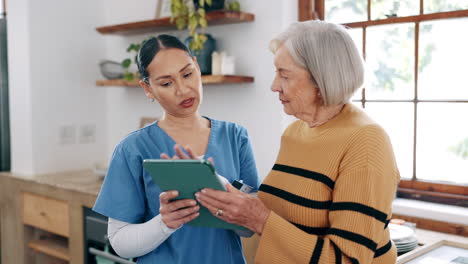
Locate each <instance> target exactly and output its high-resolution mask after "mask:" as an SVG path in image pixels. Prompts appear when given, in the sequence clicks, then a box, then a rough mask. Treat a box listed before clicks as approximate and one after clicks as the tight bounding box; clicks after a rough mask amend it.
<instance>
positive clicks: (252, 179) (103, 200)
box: [93, 118, 259, 263]
mask: <svg viewBox="0 0 468 264" xmlns="http://www.w3.org/2000/svg"><path fill="white" fill-rule="evenodd" d="M208 119H209V120H210V121H211V131H210V138H209V141H208V147H207V150H206V153H205V158H208V157H213V158H214V162H215V167H216V171H217V172H218V173H219V174H220V175H222V176H223V177H225V178H227V179H228V180H229V182H232V181H233V180H243V181H244V183H246V184H248V185H250V186H253V187H254V188H256V189H257V188H258V186H259V179H258V174H257V169H256V165H255V160H254V157H253V153H252V147H251V144H250V140H249V136H248V134H247V130H246V129H245V128H243V127H242V126H240V125H237V124H234V123H230V122H224V121H217V120H213V119H210V118H208ZM174 145H175V142H174V140H173V139H172V138H171V137H169V135H168V134H166V132H164V130H162V129H161V128H160V127H159V126H158V124H157V123H156V122H155V123H152V124H150V125H148V126H146V127H144V128H142V129H139V130H137V131H135V132H133V133H131V134H129V135H128V136H127V137H126V138H124V139H123V140H122V141H121V142H120V143H119V144H118V145H117V147H116V148H115V150H114V154H113V156H112V160H111V162H110V165H109V170H108V172H107V175H106V177H105V179H104V183H103V185H102V187H101V191H100V192H99V195H98V197H97V200H96V203H95V205H94V208H93V210H94V211H96V212H98V213H100V214H103V215H105V216H107V217H110V218H114V219H117V220H120V221H124V222H127V223H134V224H136V223H143V222H146V221H148V220H150V219H152V218H153V217H155V216H156V215H158V214H159V194H160V193H161V190H160V189H159V187H158V186H157V185H156V183H154V182H153V180H152V178H151V176H150V175H149V174H148V173H147V172H146V170H145V169H144V168H143V166H142V163H143V160H144V159H159V158H160V156H159V155H160V154H161V153H166V154H168V155H170V156H173V155H175V152H174ZM138 263H245V259H244V256H243V254H242V244H241V241H240V238H239V236H238V235H237V234H236V233H234V232H233V231H230V230H224V229H216V228H206V227H192V226H189V225H184V226H182V227H181V228H179V229H178V230H177V231H176V232H174V233H173V234H172V235H171V236H170V237H169V238H168V239H167V240H166V241H165V242H164V243H162V244H161V245H160V246H159V247H157V248H156V249H155V250H153V251H152V252H150V253H148V254H146V255H144V256H141V257H139V258H138Z"/></svg>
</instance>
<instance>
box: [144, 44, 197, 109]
mask: <svg viewBox="0 0 468 264" xmlns="http://www.w3.org/2000/svg"><path fill="white" fill-rule="evenodd" d="M146 70H147V72H148V73H149V79H148V81H149V85H148V84H147V83H145V82H143V81H141V82H140V85H141V86H142V87H143V88H144V89H145V93H146V96H147V97H148V98H150V99H155V100H157V101H158V102H159V104H160V105H161V107H162V108H163V109H164V110H165V112H166V114H170V115H172V116H176V117H186V116H188V115H191V114H193V113H195V112H197V110H198V107H199V106H200V104H201V101H202V97H203V92H202V82H201V72H200V68H199V66H198V63H197V61H196V58H195V57H191V56H190V55H189V54H188V53H187V52H185V51H183V50H180V49H175V48H171V49H164V50H161V51H159V52H158V53H157V54H156V56H155V57H154V58H153V60H152V61H151V63H150V64H149V65H148V67H147V69H146Z"/></svg>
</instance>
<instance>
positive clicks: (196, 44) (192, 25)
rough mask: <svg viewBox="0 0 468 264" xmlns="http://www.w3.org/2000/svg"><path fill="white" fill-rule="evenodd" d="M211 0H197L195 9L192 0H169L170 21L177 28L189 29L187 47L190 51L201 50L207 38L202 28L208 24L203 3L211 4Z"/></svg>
mask: <svg viewBox="0 0 468 264" xmlns="http://www.w3.org/2000/svg"><path fill="white" fill-rule="evenodd" d="M211 1H212V0H199V4H200V7H199V8H198V9H196V10H195V5H194V4H193V0H171V12H172V16H171V22H174V21H175V24H176V26H177V28H178V29H185V28H187V29H188V30H189V34H190V36H192V40H191V41H190V43H189V48H190V50H192V51H195V52H199V51H201V50H202V49H203V45H204V44H205V41H206V40H207V39H208V38H207V37H206V35H205V33H204V30H203V29H204V28H206V27H207V26H208V21H207V20H206V12H205V9H204V7H205V5H208V6H211ZM200 28H201V29H202V30H200Z"/></svg>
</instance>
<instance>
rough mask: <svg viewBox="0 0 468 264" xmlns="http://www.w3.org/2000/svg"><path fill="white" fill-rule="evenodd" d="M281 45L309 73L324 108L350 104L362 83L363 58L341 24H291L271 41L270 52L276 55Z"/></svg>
mask: <svg viewBox="0 0 468 264" xmlns="http://www.w3.org/2000/svg"><path fill="white" fill-rule="evenodd" d="M282 45H284V46H285V47H286V48H287V49H288V52H289V54H290V55H291V56H292V58H293V59H294V61H295V62H296V63H297V64H298V65H299V66H301V67H303V68H304V69H306V70H308V71H309V73H310V75H311V76H312V79H313V80H314V81H315V82H316V85H317V86H318V89H319V91H320V94H321V95H322V100H323V104H324V105H326V106H328V105H338V104H342V103H347V102H349V100H350V98H351V97H352V95H353V94H354V92H355V91H356V90H358V89H359V88H361V86H362V85H363V84H364V62H363V59H362V57H361V55H360V53H359V51H358V49H357V47H356V45H355V44H354V42H353V40H352V38H351V36H350V35H349V33H348V32H347V30H346V28H345V27H343V26H341V25H337V24H333V23H328V22H324V21H318V20H313V21H305V22H296V23H293V24H291V25H290V26H289V27H288V28H287V29H286V31H284V32H282V33H281V34H279V35H278V36H277V37H276V38H274V39H273V40H271V41H270V50H271V51H272V52H273V53H275V52H276V51H277V50H278V49H279V48H280V47H281V46H282Z"/></svg>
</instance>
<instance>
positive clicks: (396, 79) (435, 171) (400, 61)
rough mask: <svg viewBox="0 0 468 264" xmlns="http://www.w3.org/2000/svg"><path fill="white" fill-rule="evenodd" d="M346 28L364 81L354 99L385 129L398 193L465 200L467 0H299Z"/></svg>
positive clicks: (303, 10) (303, 8)
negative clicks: (358, 51) (359, 58)
mask: <svg viewBox="0 0 468 264" xmlns="http://www.w3.org/2000/svg"><path fill="white" fill-rule="evenodd" d="M299 8H300V9H299V18H300V20H308V19H317V18H319V19H323V20H326V21H330V22H334V23H340V24H343V25H345V26H347V27H349V28H350V33H351V35H352V37H353V39H354V40H355V42H356V44H357V46H358V47H360V48H361V50H362V54H363V56H364V58H365V60H366V74H367V82H366V85H365V87H364V89H363V90H362V92H361V93H358V94H356V95H355V97H354V98H353V102H355V103H356V104H358V105H361V106H362V107H363V108H365V109H366V112H367V113H368V114H369V115H370V116H372V117H373V118H374V119H375V120H377V121H378V122H379V123H380V124H381V125H382V126H383V127H384V128H385V130H386V131H387V133H388V134H389V136H390V138H391V140H392V144H393V147H394V151H395V155H396V158H397V162H398V166H399V169H400V174H401V176H402V181H401V183H400V186H399V189H398V196H399V197H404V198H412V199H421V200H427V201H433V202H439V203H448V204H455V205H460V206H464V207H468V85H467V82H466V81H465V79H466V76H467V75H468V70H467V67H466V62H467V61H468V34H467V33H466V32H467V30H468V1H466V0H299Z"/></svg>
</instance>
